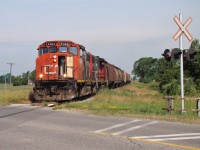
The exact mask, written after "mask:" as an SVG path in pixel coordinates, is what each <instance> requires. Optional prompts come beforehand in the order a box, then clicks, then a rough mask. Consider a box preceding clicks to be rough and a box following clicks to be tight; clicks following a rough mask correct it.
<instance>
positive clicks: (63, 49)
mask: <svg viewBox="0 0 200 150" xmlns="http://www.w3.org/2000/svg"><path fill="white" fill-rule="evenodd" d="M58 51H59V52H67V47H63V46H61V47H59V49H58Z"/></svg>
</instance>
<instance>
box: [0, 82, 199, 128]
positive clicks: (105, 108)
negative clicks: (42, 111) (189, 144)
mask: <svg viewBox="0 0 200 150" xmlns="http://www.w3.org/2000/svg"><path fill="white" fill-rule="evenodd" d="M32 88H33V86H18V87H13V86H11V85H7V90H6V92H5V89H4V85H3V84H1V85H0V105H8V104H13V103H30V101H29V100H28V94H29V92H30V91H31V90H32ZM156 88H157V85H156V84H155V83H154V84H142V83H139V82H133V83H131V84H130V85H127V86H124V87H121V88H117V89H112V90H109V89H105V90H102V91H100V92H99V93H98V94H97V95H96V96H94V97H93V98H92V100H90V101H87V100H86V101H78V102H70V103H67V102H66V103H63V104H61V105H56V106H55V107H54V109H72V110H78V111H84V112H87V113H93V114H98V115H117V116H126V117H142V118H151V119H162V120H169V121H181V122H188V123H198V124H200V118H199V117H198V116H197V113H195V112H192V111H191V110H192V109H194V108H195V107H196V103H195V101H189V100H187V101H185V110H186V111H187V113H186V115H180V113H179V111H178V110H179V108H180V106H181V104H180V100H178V99H179V98H178V97H177V98H176V100H175V101H174V108H175V111H173V112H172V114H171V115H170V114H168V112H167V111H165V110H162V107H166V100H164V99H163V95H161V94H159V93H158V92H157V90H156ZM153 89H155V90H153ZM41 105H46V103H43V104H41Z"/></svg>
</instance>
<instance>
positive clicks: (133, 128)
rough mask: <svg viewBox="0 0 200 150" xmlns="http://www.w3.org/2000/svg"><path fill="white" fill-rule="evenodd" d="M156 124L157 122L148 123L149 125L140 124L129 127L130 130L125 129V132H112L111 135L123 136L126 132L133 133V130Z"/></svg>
mask: <svg viewBox="0 0 200 150" xmlns="http://www.w3.org/2000/svg"><path fill="white" fill-rule="evenodd" d="M157 122H158V121H153V122H149V123H146V124H142V125H139V126H135V127H131V128H128V129H125V130H122V131H118V132H114V133H112V135H120V134H123V133H126V132H130V131H133V130H136V129H139V128H143V127H146V126H148V125H151V124H155V123H157Z"/></svg>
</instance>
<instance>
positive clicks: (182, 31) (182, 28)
mask: <svg viewBox="0 0 200 150" xmlns="http://www.w3.org/2000/svg"><path fill="white" fill-rule="evenodd" d="M174 21H175V23H176V24H177V25H178V27H179V30H178V31H177V32H176V34H175V35H174V36H173V39H174V40H175V41H176V40H177V39H178V38H179V48H180V50H181V51H182V53H181V58H180V79H181V81H180V83H181V113H182V114H184V113H185V110H184V82H183V78H184V76H183V75H184V73H183V44H182V35H183V34H184V35H185V36H186V37H187V39H188V40H189V41H190V42H191V41H192V39H193V37H192V35H191V34H190V33H189V32H188V30H187V27H188V26H189V24H190V23H191V22H192V18H191V17H189V18H188V19H187V21H186V22H185V23H184V24H183V23H182V14H179V18H178V17H177V16H175V17H174Z"/></svg>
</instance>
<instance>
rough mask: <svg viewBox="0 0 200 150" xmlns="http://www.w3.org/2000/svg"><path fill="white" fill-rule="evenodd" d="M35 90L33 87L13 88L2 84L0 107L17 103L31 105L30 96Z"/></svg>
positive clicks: (0, 85)
mask: <svg viewBox="0 0 200 150" xmlns="http://www.w3.org/2000/svg"><path fill="white" fill-rule="evenodd" d="M32 89H33V86H30V85H26V86H12V85H10V84H7V85H6V91H5V85H4V84H0V105H8V104H15V103H25V104H26V103H30V101H29V100H28V94H29V92H30V91H31V90H32Z"/></svg>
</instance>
